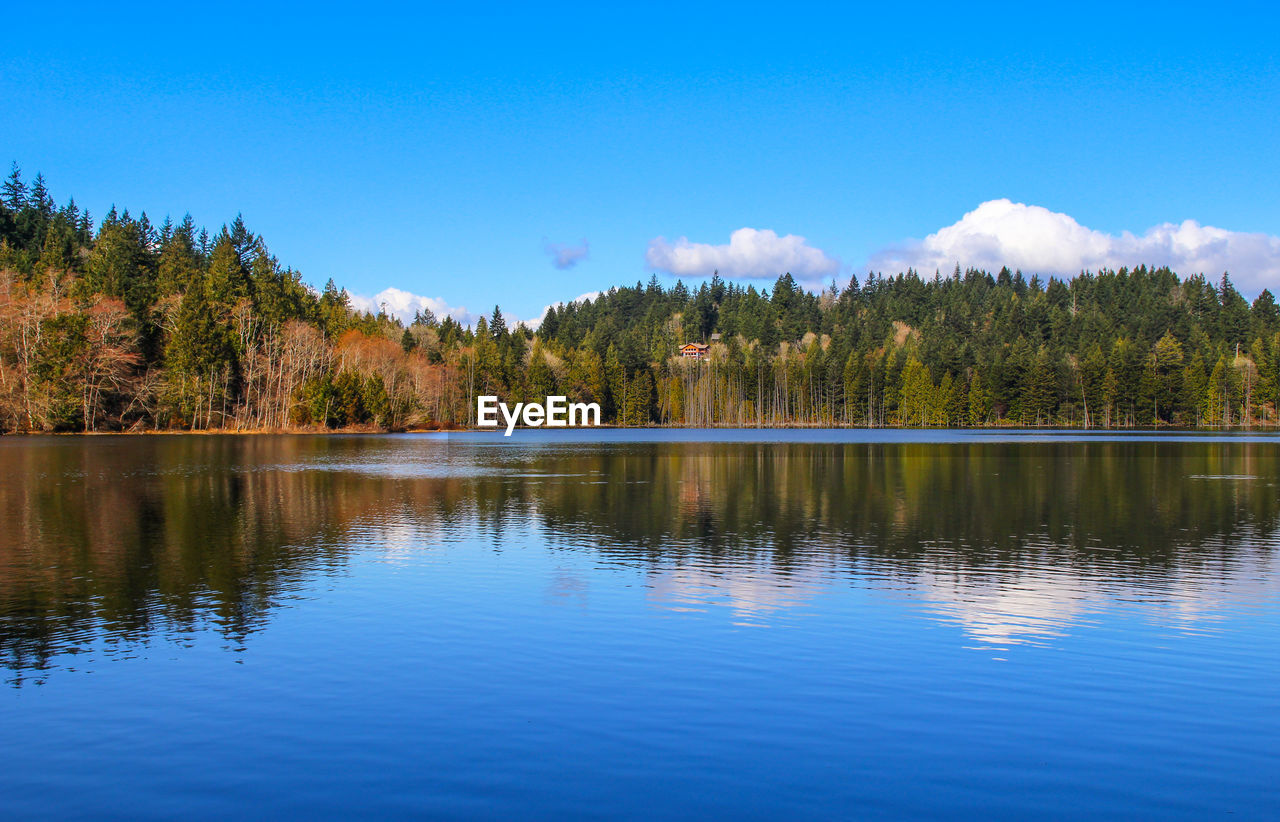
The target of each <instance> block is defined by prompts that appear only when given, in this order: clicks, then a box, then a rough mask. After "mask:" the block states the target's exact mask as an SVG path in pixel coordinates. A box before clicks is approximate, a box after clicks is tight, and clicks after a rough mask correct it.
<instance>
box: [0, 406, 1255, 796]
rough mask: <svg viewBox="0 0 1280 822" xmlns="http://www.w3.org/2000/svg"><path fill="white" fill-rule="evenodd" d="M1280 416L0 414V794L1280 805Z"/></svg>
mask: <svg viewBox="0 0 1280 822" xmlns="http://www.w3.org/2000/svg"><path fill="white" fill-rule="evenodd" d="M1278 557H1280V439H1277V438H1275V437H1271V436H1143V435H1136V436H1087V435H1060V434H1049V435H1046V434H1043V433H1037V434H1020V433H1007V432H1001V433H996V434H966V433H958V432H939V431H928V432H874V431H873V432H867V431H852V432H848V431H846V432H824V431H818V432H815V431H802V432H788V431H783V432H779V431H766V432H760V431H748V432H724V431H717V432H689V431H674V432H652V431H642V432H634V431H589V432H581V431H580V432H566V433H561V434H558V435H552V434H549V433H547V432H539V433H531V432H517V433H516V435H515V436H513V437H510V438H504V437H501V436H497V435H490V434H477V435H449V436H444V435H424V436H386V437H380V436H329V437H300V436H280V437H274V436H247V437H217V436H173V437H168V436H166V437H90V438H44V439H30V438H18V437H4V438H0V677H3V679H4V681H5V683H7V687H3V688H0V817H3V818H6V819H59V818H95V819H101V818H118V819H129V820H136V819H175V818H181V819H228V818H261V819H279V818H283V817H286V816H289V817H300V818H317V819H319V818H338V819H346V818H350V817H351V816H352V815H353V814H364V815H366V816H368V817H370V818H377V817H410V816H412V817H428V818H448V819H468V818H475V819H493V818H504V819H512V818H540V819H568V818H653V817H657V818H685V819H706V818H728V819H805V818H814V819H819V818H828V819H829V818H841V819H852V818H858V819H877V818H886V819H889V818H961V817H964V818H972V819H1027V818H1062V819H1079V818H1091V819H1101V818H1107V819H1135V818H1153V817H1157V818H1164V819H1172V818H1185V819H1204V818H1219V817H1226V816H1230V817H1231V818H1234V819H1275V818H1277V817H1280V560H1278Z"/></svg>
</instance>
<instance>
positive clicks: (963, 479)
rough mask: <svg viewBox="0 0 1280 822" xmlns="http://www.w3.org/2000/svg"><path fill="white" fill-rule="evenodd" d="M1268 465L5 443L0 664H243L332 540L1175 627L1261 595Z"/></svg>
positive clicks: (572, 587) (1021, 618) (994, 636)
mask: <svg viewBox="0 0 1280 822" xmlns="http://www.w3.org/2000/svg"><path fill="white" fill-rule="evenodd" d="M850 436H851V437H853V438H855V439H856V437H857V435H856V433H855V434H852V435H850ZM941 436H945V435H941ZM1278 455H1280V444H1277V443H1275V442H1266V441H1261V442H1259V441H1251V442H1244V441H1238V440H1231V439H1223V440H1217V441H1195V442H1179V441H1158V440H1144V441H1124V440H1118V441H1089V440H1073V439H1070V438H1062V439H1060V440H1057V441H1005V442H974V441H972V440H959V441H956V442H936V443H918V442H914V443H913V442H874V441H871V442H857V441H851V442H829V443H819V442H777V443H761V442H716V443H692V442H657V441H649V442H611V443H582V442H578V443H572V442H568V443H566V442H555V441H540V440H537V439H533V438H524V439H519V438H517V439H516V440H514V441H508V442H506V443H503V444H501V445H495V444H494V441H493V440H492V439H484V438H475V439H466V438H462V439H458V438H454V439H439V438H412V437H297V436H279V437H276V436H246V437H234V436H227V437H218V436H207V437H190V436H173V437H101V438H83V439H23V438H5V440H3V441H2V442H0V476H2V477H3V480H2V482H0V534H3V535H4V544H3V548H2V549H0V656H2V658H3V664H4V665H5V666H6V667H8V668H9V669H10V670H11V671H14V672H15V673H16V674H17V675H18V676H17V681H22V678H23V676H24V675H30V674H31V673H33V672H40V671H44V670H46V669H47V668H48V667H49V666H51V665H52V664H53V663H54V660H55V659H59V658H60V657H61V656H62V655H64V654H69V653H72V652H76V651H80V650H84V649H87V648H90V647H97V648H99V649H100V650H101V651H102V652H103V653H104V654H107V655H110V654H111V653H113V652H115V651H119V650H121V649H125V650H127V649H131V648H135V647H137V646H138V645H139V644H145V643H147V642H150V641H153V640H154V639H157V638H165V639H175V638H177V639H180V638H182V637H184V636H187V635H189V634H191V633H192V632H194V631H197V630H203V629H209V628H212V629H215V630H216V631H218V632H219V633H220V634H221V635H222V636H223V637H224V638H225V640H226V641H227V643H229V644H230V645H232V646H233V647H239V646H241V645H242V644H243V643H244V642H245V641H246V640H247V638H248V637H249V635H250V634H252V633H253V632H254V631H257V630H260V629H261V628H263V627H264V626H265V625H266V624H267V622H268V620H269V618H270V615H271V613H272V611H273V609H274V608H276V607H279V606H281V605H283V604H285V603H286V602H287V600H288V598H289V597H291V596H295V595H297V594H299V593H301V592H304V591H307V590H309V589H310V588H311V587H313V586H314V585H315V581H316V579H317V578H318V577H320V576H323V575H327V574H335V573H344V568H345V567H346V566H347V562H348V559H349V558H350V557H351V555H352V553H353V552H355V551H365V550H380V551H401V552H407V553H409V554H412V553H413V552H415V551H418V550H421V549H422V548H424V547H430V546H433V545H439V544H441V543H443V542H449V541H459V540H468V539H480V540H483V541H484V544H492V545H499V546H500V545H502V544H503V543H504V541H505V540H507V539H514V538H517V536H516V535H517V534H518V538H519V539H521V540H523V541H525V542H527V535H528V532H529V529H530V528H531V527H532V528H533V529H535V532H536V533H537V534H538V535H539V538H540V540H541V546H540V547H542V548H544V549H545V550H551V551H592V552H597V553H598V555H599V556H600V557H601V558H602V559H603V560H605V561H607V562H609V563H612V564H615V565H621V566H625V567H628V568H632V569H635V570H638V571H640V572H641V573H642V574H643V575H644V579H645V580H646V582H647V584H648V585H649V586H650V589H649V597H648V601H649V602H650V604H651V605H653V606H654V607H660V608H667V609H671V610H672V611H674V612H682V611H689V610H692V611H699V610H706V609H710V608H717V607H726V608H729V609H731V610H732V613H733V617H734V619H735V621H738V622H741V623H743V624H746V625H762V624H770V623H771V622H774V621H776V620H778V619H779V618H780V617H781V615H782V614H784V613H785V612H787V611H788V610H790V609H794V608H797V607H801V608H807V607H813V603H814V599H815V597H816V596H817V595H818V594H819V593H820V592H822V591H825V590H830V589H832V587H833V586H857V587H863V588H869V589H876V590H881V591H885V592H889V595H890V596H894V597H900V598H903V599H904V600H906V601H908V602H912V603H915V604H916V606H918V608H919V609H920V610H921V611H922V612H924V613H928V614H931V615H933V616H935V617H936V618H939V619H942V620H945V621H948V622H952V623H955V624H958V625H960V626H961V627H963V628H964V630H965V631H966V633H967V634H968V636H969V637H970V638H971V639H973V640H977V641H981V642H984V643H989V644H991V645H994V646H1003V645H1007V644H1009V643H1014V642H1026V641H1032V642H1046V641H1052V640H1053V638H1054V637H1057V636H1061V635H1063V634H1066V633H1069V632H1070V630H1071V627H1072V626H1073V625H1074V624H1076V623H1077V622H1079V621H1080V620H1082V619H1086V618H1088V615H1089V614H1090V613H1093V612H1095V611H1098V610H1100V609H1105V608H1108V607H1112V605H1113V604H1114V603H1117V602H1122V601H1123V602H1137V603H1140V605H1141V607H1142V608H1144V609H1145V610H1146V612H1148V613H1149V614H1151V615H1152V616H1153V618H1158V619H1162V620H1166V621H1168V622H1169V623H1170V624H1173V625H1182V626H1184V627H1186V628H1187V629H1191V628H1193V627H1195V626H1196V625H1204V624H1207V623H1206V622H1205V620H1206V619H1212V618H1213V616H1214V615H1215V614H1216V613H1219V612H1220V611H1221V610H1222V609H1223V608H1225V607H1234V606H1237V605H1241V604H1246V603H1249V602H1256V601H1261V600H1263V599H1265V598H1268V597H1273V596H1274V594H1275V591H1274V583H1273V582H1272V580H1275V579H1276V578H1277V574H1276V573H1275V571H1276V570H1277V569H1276V567H1275V566H1276V559H1275V548H1276V544H1277V543H1276V527H1277V517H1278V516H1280V493H1277V487H1278V486H1280V461H1278V460H1277V456H1278ZM565 579H567V580H568V582H564V583H563V584H560V585H559V588H558V589H557V590H556V591H553V593H554V597H552V598H553V599H561V600H563V599H566V598H567V599H569V600H572V601H575V602H576V601H584V598H585V596H586V594H585V589H586V585H587V581H585V580H580V579H577V578H576V577H573V576H571V575H570V576H566V577H565ZM553 587H554V586H553ZM68 664H69V663H68ZM37 676H38V674H37Z"/></svg>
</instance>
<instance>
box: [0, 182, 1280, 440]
mask: <svg viewBox="0 0 1280 822" xmlns="http://www.w3.org/2000/svg"><path fill="white" fill-rule="evenodd" d="M687 342H700V343H706V344H708V346H709V347H708V349H707V352H706V356H705V357H703V358H697V359H688V358H684V357H681V356H679V353H678V351H679V347H680V346H681V345H683V344H685V343H687ZM481 394H488V395H497V396H498V397H499V398H500V399H502V400H503V401H511V402H515V401H528V400H535V399H536V400H541V399H542V398H543V397H545V396H547V395H551V394H563V395H567V396H568V397H569V398H570V399H571V400H572V401H578V402H598V403H600V404H601V406H602V408H603V410H604V419H605V422H606V423H608V424H615V425H626V426H642V425H685V426H904V427H927V426H940V427H980V426H1020V427H1021V426H1058V427H1082V428H1150V427H1165V426H1177V427H1244V428H1257V427H1275V426H1277V424H1278V423H1280V419H1278V417H1277V409H1278V408H1280V307H1277V305H1276V301H1275V298H1274V296H1273V295H1272V294H1271V292H1270V291H1269V290H1264V291H1262V293H1261V294H1259V295H1258V296H1257V297H1256V298H1255V299H1254V300H1253V301H1252V303H1250V302H1249V301H1248V300H1247V299H1246V298H1245V297H1244V296H1243V295H1241V294H1240V293H1239V292H1238V291H1237V290H1236V288H1235V287H1234V286H1233V284H1232V282H1231V279H1230V276H1229V275H1228V274H1226V273H1223V274H1221V275H1220V276H1214V277H1212V278H1207V277H1206V276H1204V275H1203V274H1201V273H1187V272H1183V275H1182V276H1179V274H1177V273H1175V272H1173V271H1170V270H1169V269H1167V268H1160V267H1155V268H1151V267H1147V266H1145V265H1141V264H1139V265H1137V266H1136V267H1135V268H1132V269H1129V268H1121V269H1119V270H1116V271H1111V270H1103V271H1096V272H1081V273H1080V274H1078V275H1077V276H1075V277H1073V278H1071V279H1070V280H1069V281H1064V280H1062V279H1058V278H1046V279H1041V278H1040V277H1039V276H1037V275H1032V276H1030V277H1027V276H1024V275H1023V273H1022V272H1021V271H1010V270H1008V269H1007V268H1004V269H1001V270H1000V271H998V272H995V273H992V272H988V271H982V270H976V269H967V270H961V268H960V267H959V266H958V265H957V266H956V268H955V269H954V270H953V271H951V272H933V273H928V274H924V273H921V272H917V271H913V270H910V269H908V270H907V271H905V272H900V273H896V274H893V275H891V276H886V275H882V274H880V273H873V274H870V275H867V276H866V277H865V278H864V279H863V280H861V281H860V280H859V278H857V277H856V276H855V277H853V278H851V279H850V281H849V282H848V283H847V284H846V285H845V286H844V287H843V288H839V287H838V286H837V285H836V284H834V283H833V284H832V285H831V286H830V287H828V288H826V289H823V290H821V291H820V292H816V293H815V292H813V291H810V290H807V289H805V288H803V287H801V286H800V285H799V284H798V283H797V282H796V280H795V279H794V278H793V277H792V276H791V275H790V274H788V273H786V272H779V276H778V278H777V279H776V281H775V282H774V283H773V284H772V286H771V287H768V288H759V289H757V288H756V287H755V286H754V285H746V286H743V285H739V284H737V283H733V282H726V281H724V280H722V279H721V278H720V277H719V276H713V277H712V278H711V279H710V280H709V281H706V282H702V283H700V284H698V285H697V286H696V287H690V286H687V285H685V284H684V283H683V282H676V283H675V284H674V285H671V286H664V284H663V282H662V281H660V280H659V278H658V277H657V276H656V275H654V276H652V277H651V278H650V279H649V281H648V282H647V283H643V282H637V283H636V284H635V285H634V286H623V287H617V288H613V289H610V290H609V291H607V292H605V293H602V294H601V295H600V296H599V297H598V298H596V299H594V300H589V301H582V302H571V303H567V304H560V305H557V306H556V307H553V308H551V309H550V310H549V311H548V312H547V314H546V316H545V317H544V318H542V321H541V323H540V325H539V327H538V328H537V329H536V330H530V329H529V328H528V327H526V326H524V325H516V326H515V327H509V326H508V324H507V323H506V321H505V320H504V319H503V316H502V311H501V309H500V308H499V307H498V306H495V307H494V309H493V312H492V314H491V315H489V316H485V317H481V318H480V319H479V320H477V321H476V322H475V323H474V325H471V326H463V325H461V324H460V323H458V322H457V321H456V320H454V319H452V318H450V317H444V318H437V317H435V316H432V315H431V314H430V313H429V312H420V313H419V314H418V315H417V316H416V317H414V318H413V319H412V321H411V322H408V323H405V322H402V321H401V320H400V319H398V318H396V317H393V316H388V315H387V314H385V313H379V314H369V313H362V312H359V311H356V310H353V309H352V307H351V305H350V301H349V298H348V295H347V293H346V292H345V291H344V290H342V289H340V288H339V287H338V286H337V285H335V283H334V282H333V281H332V280H330V281H329V282H328V283H327V284H326V285H325V287H324V288H323V289H321V290H318V291H317V290H315V289H313V288H311V287H310V286H308V285H307V284H306V283H305V282H304V281H303V279H302V275H301V273H300V272H298V271H296V270H294V269H292V268H289V267H286V266H284V265H282V264H281V263H280V261H279V260H278V259H277V258H276V257H274V256H273V255H272V254H271V253H270V251H269V250H268V246H267V244H266V242H265V241H264V239H263V238H262V237H260V236H258V235H256V234H254V233H253V232H252V231H250V229H249V228H248V227H247V226H246V225H245V224H244V221H243V220H242V219H241V218H240V217H237V218H236V219H235V220H234V221H232V222H231V223H230V224H229V225H224V226H223V227H222V228H221V229H219V230H218V231H217V232H215V233H210V232H209V231H207V230H205V229H203V228H197V227H196V225H195V223H194V221H193V220H192V218H191V217H190V216H186V217H184V218H183V219H182V220H181V221H180V222H178V223H174V222H173V221H172V220H170V219H168V218H166V219H165V220H164V222H163V223H162V224H161V225H159V226H158V227H157V226H156V225H155V224H153V223H152V222H151V221H150V220H149V219H148V218H147V216H146V214H145V213H141V214H139V215H138V216H137V217H136V218H135V217H133V216H131V215H130V213H129V211H128V210H122V211H117V210H116V209H115V208H112V209H111V211H109V212H108V213H107V214H106V215H105V216H104V217H103V218H102V220H101V222H99V223H97V224H95V222H94V220H93V218H92V217H91V215H90V214H89V213H88V212H87V211H85V210H82V209H80V208H79V207H78V206H77V205H76V203H75V201H74V200H70V201H68V202H67V203H66V205H64V206H61V207H59V206H57V205H55V203H54V200H53V198H52V196H51V195H50V193H49V191H48V188H47V184H46V182H45V180H44V178H43V177H42V176H40V175H37V176H36V177H35V178H34V179H33V180H32V181H31V182H30V183H27V182H25V181H24V180H23V177H22V173H21V170H20V169H19V168H18V166H17V165H16V164H15V165H14V166H13V169H12V171H11V173H10V174H9V176H8V178H7V179H6V180H5V182H4V183H3V190H2V191H0V432H64V431H65V432H75V431H81V432H93V431H138V432H141V431H184V430H200V431H277V430H278V431H284V430H327V429H355V430H393V431H395V430H412V429H428V428H430V429H434V428H453V427H464V426H468V425H470V424H471V423H472V422H473V421H474V416H475V398H476V396H477V395H481Z"/></svg>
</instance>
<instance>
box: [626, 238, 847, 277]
mask: <svg viewBox="0 0 1280 822" xmlns="http://www.w3.org/2000/svg"><path fill="white" fill-rule="evenodd" d="M644 259H645V262H646V263H647V264H648V265H649V267H650V268H654V269H657V270H659V271H665V272H667V273H668V274H673V275H675V276H678V277H710V276H711V274H712V272H715V271H719V272H720V276H722V277H729V278H747V277H750V278H756V277H760V278H768V279H773V278H775V277H779V276H781V275H783V274H786V273H790V274H792V275H793V276H794V277H796V278H797V279H800V280H806V281H818V280H821V279H823V278H825V277H829V276H832V275H834V274H835V273H836V272H838V271H839V270H840V262H839V260H836V259H835V258H833V257H829V256H828V255H827V254H826V253H825V252H823V251H822V250H821V249H818V248H814V247H813V246H811V245H808V244H806V242H805V239H804V237H800V236H798V235H795V234H788V235H786V236H785V237H779V236H778V235H777V234H776V233H775V232H773V231H771V230H769V229H767V228H765V229H755V228H740V229H738V230H737V231H735V232H733V234H731V235H730V236H729V244H728V245H709V244H707V243H691V242H689V239H688V238H687V237H681V238H680V239H679V240H677V241H676V242H675V243H670V242H667V239H666V238H665V237H656V238H654V239H653V240H650V241H649V249H648V251H646V252H645V255H644Z"/></svg>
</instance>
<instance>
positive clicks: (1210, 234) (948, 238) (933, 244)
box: [868, 200, 1280, 294]
mask: <svg viewBox="0 0 1280 822" xmlns="http://www.w3.org/2000/svg"><path fill="white" fill-rule="evenodd" d="M957 263H959V264H960V266H961V267H962V268H967V267H974V268H985V269H988V270H991V271H996V270H999V269H1000V267H1001V266H1008V267H1009V268H1014V269H1017V268H1020V269H1022V270H1023V271H1024V272H1027V273H1033V272H1034V273H1040V274H1049V275H1057V276H1060V277H1071V276H1074V275H1076V274H1079V273H1080V272H1081V271H1085V270H1088V271H1097V270H1098V269H1101V268H1112V269H1117V268H1121V267H1123V266H1127V267H1129V268H1134V267H1135V266H1138V265H1141V264H1146V265H1149V266H1161V265H1167V266H1169V268H1171V269H1173V270H1174V271H1176V272H1177V273H1178V274H1179V275H1181V276H1189V275H1192V274H1204V275H1206V276H1207V277H1210V278H1211V279H1214V278H1216V277H1217V276H1218V275H1220V274H1222V272H1224V271H1227V272H1230V274H1231V279H1232V281H1233V282H1234V283H1235V284H1236V287H1237V288H1239V289H1240V290H1241V291H1242V292H1244V293H1246V294H1257V293H1258V292H1259V291H1261V290H1262V289H1263V288H1270V289H1272V291H1275V290H1277V285H1280V237H1276V236H1273V235H1270V234H1247V233H1243V232H1238V231H1228V230H1226V229H1222V228H1215V227H1213V226H1207V225H1200V224H1199V223H1198V222H1196V221H1195V220H1185V221H1183V222H1182V223H1180V224H1174V223H1161V224H1160V225H1158V226H1154V227H1152V228H1149V229H1147V230H1146V232H1144V233H1143V234H1141V235H1135V234H1132V233H1130V232H1128V231H1125V232H1123V233H1121V234H1119V235H1115V234H1106V233H1104V232H1101V231H1095V230H1093V229H1090V228H1087V227H1085V226H1082V225H1080V224H1079V223H1078V222H1076V221H1075V219H1073V218H1072V217H1070V216H1069V215H1066V214H1061V213H1058V212H1055V211H1050V210H1049V209H1047V208H1042V207H1040V206H1029V205H1025V204H1023V203H1014V202H1011V201H1009V200H990V201H988V202H985V203H983V204H982V205H980V206H978V207H977V208H976V209H974V210H973V211H970V212H969V213H968V214H966V215H964V217H963V218H961V219H960V221H959V222H957V223H955V224H954V225H949V226H947V227H946V228H943V229H940V230H939V231H937V232H935V233H933V234H930V235H929V236H928V237H925V238H924V239H923V240H920V241H916V242H910V243H907V244H906V245H904V246H902V247H899V248H889V249H885V250H884V251H882V252H880V253H878V254H876V255H875V256H873V257H872V258H871V260H870V261H869V262H868V268H870V269H871V270H874V271H884V272H886V273H896V272H899V271H905V270H906V269H907V267H908V266H910V267H912V268H915V269H916V270H918V271H920V272H922V273H926V274H932V273H933V272H934V271H935V270H940V271H942V273H944V274H946V273H949V272H950V270H951V269H952V268H954V267H955V265H956V264H957Z"/></svg>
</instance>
